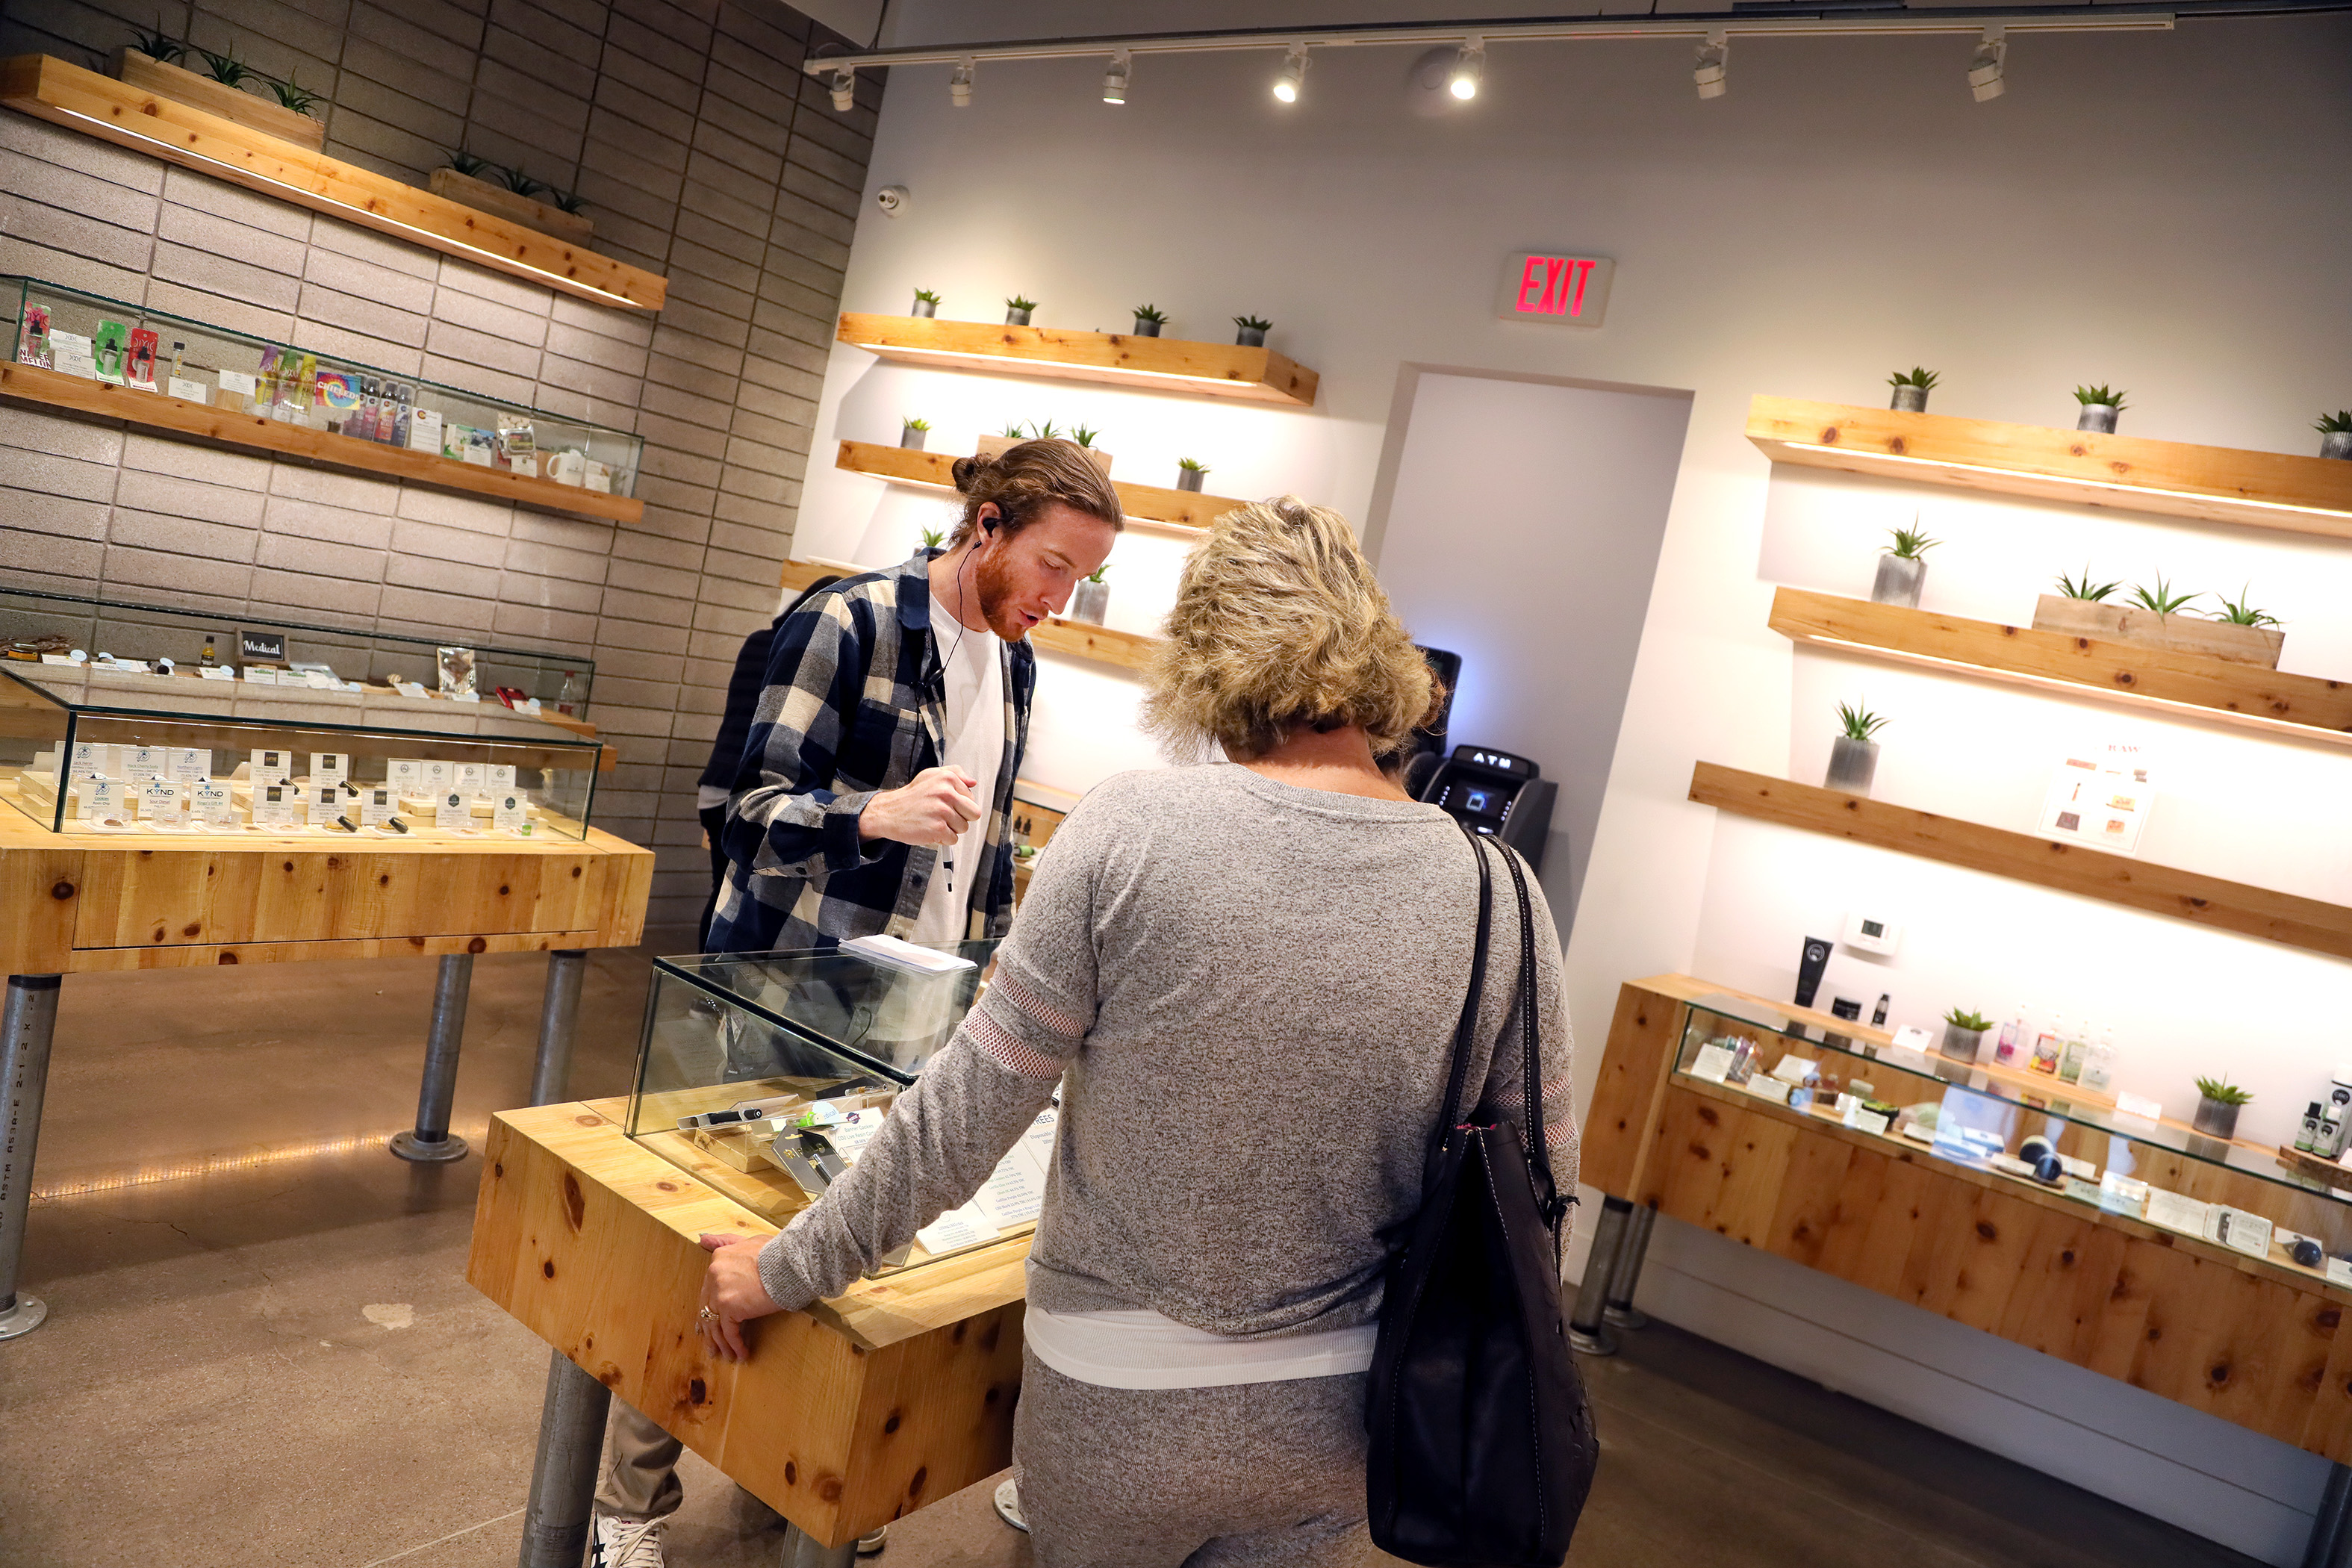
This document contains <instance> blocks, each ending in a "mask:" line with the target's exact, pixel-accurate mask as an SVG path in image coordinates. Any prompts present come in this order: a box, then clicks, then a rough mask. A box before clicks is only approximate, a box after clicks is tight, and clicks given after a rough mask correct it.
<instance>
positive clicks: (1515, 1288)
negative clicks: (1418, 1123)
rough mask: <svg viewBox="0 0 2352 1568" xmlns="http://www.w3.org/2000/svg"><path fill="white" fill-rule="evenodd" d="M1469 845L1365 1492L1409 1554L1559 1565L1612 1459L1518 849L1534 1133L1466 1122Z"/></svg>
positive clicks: (1384, 1529)
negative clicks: (1437, 1064)
mask: <svg viewBox="0 0 2352 1568" xmlns="http://www.w3.org/2000/svg"><path fill="white" fill-rule="evenodd" d="M1464 831H1465V834H1466V833H1467V832H1468V830H1467V829H1466V828H1465V830H1464ZM1470 849H1471V854H1472V856H1473V858H1475V859H1476V860H1477V862H1478V943H1477V947H1476V949H1475V954H1474V956H1473V957H1472V959H1471V963H1470V991H1469V995H1468V997H1467V998H1466V999H1465V1001H1464V1002H1463V1004H1462V1017H1461V1021H1460V1022H1459V1023H1458V1024H1456V1025H1455V1026H1454V1060H1453V1065H1452V1067H1451V1068H1450V1070H1449V1071H1448V1073H1447V1075H1446V1082H1445V1110H1444V1115H1442V1116H1441V1117H1439V1119H1438V1124H1437V1129H1436V1131H1435V1132H1434V1133H1433V1135H1432V1136H1431V1139H1430V1148H1429V1154H1428V1157H1427V1160H1426V1163H1425V1164H1424V1166H1423V1176H1422V1194H1421V1208H1420V1211H1419V1212H1418V1213H1417V1214H1415V1215H1413V1217H1412V1220H1411V1221H1410V1222H1409V1229H1408V1231H1407V1237H1408V1239H1407V1240H1406V1242H1405V1245H1404V1246H1403V1247H1402V1249H1401V1250H1399V1251H1398V1252H1397V1253H1396V1254H1395V1255H1394V1256H1393V1257H1392V1258H1391V1259H1390V1262H1389V1270H1388V1288H1387V1296H1386V1299H1385V1300H1383V1301H1382V1302H1381V1329H1380V1338H1379V1342H1378V1346H1377V1348H1376V1349H1375V1351H1374V1352H1373V1355H1372V1370H1371V1377H1370V1390H1369V1394H1368V1400H1367V1409H1366V1417H1367V1420H1368V1422H1369V1424H1370V1429H1371V1445H1370V1460H1369V1463H1368V1465H1367V1468H1366V1475H1365V1495H1366V1502H1367V1504H1368V1507H1369V1511H1370V1524H1371V1534H1372V1541H1373V1543H1374V1544H1375V1545H1377V1546H1379V1547H1380V1549H1381V1551H1383V1552H1388V1553H1390V1554H1391V1556H1396V1557H1402V1558H1403V1559H1404V1560H1405V1561H1406V1562H1408V1563H1423V1564H1425V1565H1427V1568H1559V1564H1560V1563H1561V1562H1562V1561H1563V1560H1564V1559H1566V1557H1567V1556H1568V1542H1569V1537H1570V1535H1571V1534H1573V1533H1574V1532H1575V1530H1576V1521H1577V1516H1578V1515H1579V1514H1580V1513H1581V1512H1582V1511H1583V1510H1584V1499H1585V1495H1586V1493H1588V1492H1589V1491H1591V1488H1592V1471H1593V1466H1594V1464H1595V1463H1596V1462H1597V1461H1598V1459H1599V1458H1600V1444H1599V1442H1598V1440H1597V1439H1596V1438H1595V1436H1593V1430H1592V1407H1591V1404H1590V1403H1589V1402H1588V1401H1587V1400H1586V1398H1585V1395H1584V1382H1583V1379H1582V1378H1581V1377H1580V1375H1579V1374H1578V1373H1577V1369H1576V1360H1575V1356H1574V1353H1573V1352H1571V1351H1570V1349H1569V1345H1568V1325H1567V1321H1566V1313H1565V1312H1564V1311H1563V1310H1562V1309H1561V1306H1560V1300H1559V1246H1560V1225H1561V1222H1562V1220H1563V1219H1564V1218H1565V1217H1566V1215H1567V1213H1568V1208H1569V1205H1570V1204H1572V1203H1573V1202H1575V1199H1574V1198H1573V1197H1572V1196H1567V1197H1563V1196H1562V1195H1561V1194H1559V1190H1558V1188H1557V1186H1556V1185H1555V1184H1554V1182H1553V1179H1552V1171H1551V1159H1550V1156H1549V1153H1548V1152H1547V1151H1546V1149H1545V1147H1544V1131H1543V1088H1542V1086H1543V1081H1544V1079H1543V1070H1542V1063H1541V1062H1540V1061H1539V1060H1538V1026H1537V1018H1536V963H1535V932H1534V931H1533V929H1532V925H1531V922H1530V919H1529V910H1528V885H1527V879H1526V876H1525V874H1524V872H1523V871H1522V870H1521V868H1520V865H1519V859H1518V857H1517V856H1516V855H1514V854H1513V853H1512V852H1511V851H1510V850H1508V849H1503V850H1502V851H1501V853H1502V857H1503V862H1504V864H1505V865H1507V867H1509V868H1510V872H1511V883H1512V886H1513V887H1514V888H1515V889H1517V893H1518V900H1519V994H1518V1011H1519V1017H1520V1019H1521V1021H1522V1025H1523V1027H1522V1030H1521V1036H1522V1043H1523V1048H1524V1049H1525V1051H1526V1055H1527V1060H1526V1075H1527V1076H1526V1078H1525V1079H1524V1080H1523V1081H1524V1084H1525V1088H1526V1095H1525V1100H1526V1105H1527V1127H1526V1130H1525V1132H1524V1134H1522V1132H1521V1131H1520V1129H1518V1128H1517V1127H1514V1126H1513V1125H1512V1124H1511V1122H1510V1121H1509V1120H1508V1119H1507V1118H1504V1119H1500V1120H1497V1121H1495V1122H1493V1123H1492V1124H1488V1125H1479V1124H1475V1123H1465V1122H1464V1121H1462V1120H1461V1112H1462V1095H1463V1089H1464V1084H1465V1079H1467V1078H1468V1076H1469V1067H1470V1058H1471V1048H1470V1047H1471V1037H1472V1035H1473V1034H1474V1032H1475V1029H1476V1026H1477V1015H1478V1003H1479V1000H1480V998H1481V997H1482V996H1483V995H1484V994H1486V938H1487V933H1488V929H1489V927H1490V926H1491V924H1492V922H1493V889H1492V882H1491V878H1490V876H1489V873H1488V871H1487V867H1486V853H1485V850H1484V847H1482V846H1481V845H1480V843H1479V841H1478V840H1477V839H1476V838H1475V837H1472V838H1471V839H1470ZM1505 1048H1507V1043H1498V1044H1497V1045H1496V1049H1498V1050H1501V1049H1505Z"/></svg>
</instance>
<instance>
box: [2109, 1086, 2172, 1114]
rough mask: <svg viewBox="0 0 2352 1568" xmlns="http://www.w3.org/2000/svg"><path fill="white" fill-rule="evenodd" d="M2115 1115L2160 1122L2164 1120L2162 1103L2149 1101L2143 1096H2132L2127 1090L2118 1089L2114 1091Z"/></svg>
mask: <svg viewBox="0 0 2352 1568" xmlns="http://www.w3.org/2000/svg"><path fill="white" fill-rule="evenodd" d="M2116 1115H2118V1116H2137V1117H2139V1118H2141V1119H2142V1120H2144V1121H2162V1120H2164V1105H2163V1102H2162V1101H2160V1100H2150V1099H2148V1098H2147V1096H2146V1095H2144V1094H2134V1093H2133V1092H2132V1091H2131V1090H2129V1089H2118V1090H2116Z"/></svg>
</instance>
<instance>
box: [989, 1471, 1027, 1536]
mask: <svg viewBox="0 0 2352 1568" xmlns="http://www.w3.org/2000/svg"><path fill="white" fill-rule="evenodd" d="M996 1517H997V1518H999V1519H1001V1520H1003V1521H1004V1522H1005V1523H1007V1524H1009V1525H1011V1526H1012V1527H1013V1529H1015V1530H1017V1531H1020V1532H1021V1533H1022V1534H1024V1535H1026V1534H1028V1533H1029V1521H1028V1520H1027V1519H1025V1518H1024V1517H1023V1516H1022V1512H1021V1481H1020V1479H1019V1478H1018V1477H1016V1478H1014V1479H1012V1480H1009V1481H1005V1482H1003V1483H1002V1484H1001V1485H999V1486H998V1487H997V1489H996Z"/></svg>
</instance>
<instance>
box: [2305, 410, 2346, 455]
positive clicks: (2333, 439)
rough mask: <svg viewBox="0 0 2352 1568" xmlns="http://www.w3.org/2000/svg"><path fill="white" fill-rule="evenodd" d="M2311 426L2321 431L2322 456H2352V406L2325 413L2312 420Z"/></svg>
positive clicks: (2320, 452)
mask: <svg viewBox="0 0 2352 1568" xmlns="http://www.w3.org/2000/svg"><path fill="white" fill-rule="evenodd" d="M2311 427H2312V428H2313V429H2315V430H2316V431H2318V432H2319V455H2320V456H2321V457H2323V458H2352V408H2347V409H2345V410H2343V411H2342V412H2341V413H2337V414H2323V415H2321V416H2319V417H2318V418H2317V419H2315V420H2314V421H2312V426H2311Z"/></svg>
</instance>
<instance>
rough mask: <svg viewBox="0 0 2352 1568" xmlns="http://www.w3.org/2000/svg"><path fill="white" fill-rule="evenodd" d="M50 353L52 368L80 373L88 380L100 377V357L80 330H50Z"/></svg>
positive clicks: (75, 373) (69, 373)
mask: <svg viewBox="0 0 2352 1568" xmlns="http://www.w3.org/2000/svg"><path fill="white" fill-rule="evenodd" d="M49 353H50V356H51V360H52V368H54V369H57V370H61V371H63V372H65V373H66V374H68V375H79V376H80V377H82V378H83V379H85V380H88V381H96V380H97V379H98V358H97V356H96V355H95V354H94V353H91V351H90V342H89V339H88V338H86V337H84V336H82V334H81V333H79V332H60V331H56V330H55V329H52V330H51V331H50V332H49Z"/></svg>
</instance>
